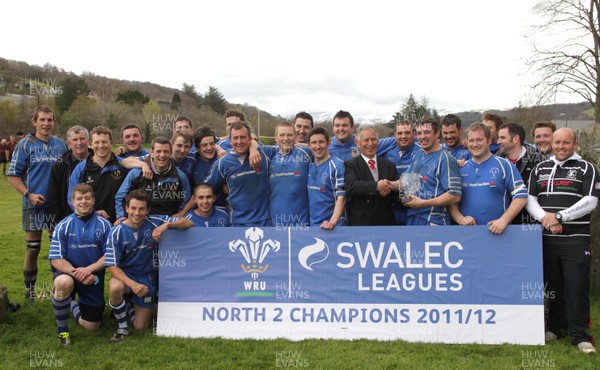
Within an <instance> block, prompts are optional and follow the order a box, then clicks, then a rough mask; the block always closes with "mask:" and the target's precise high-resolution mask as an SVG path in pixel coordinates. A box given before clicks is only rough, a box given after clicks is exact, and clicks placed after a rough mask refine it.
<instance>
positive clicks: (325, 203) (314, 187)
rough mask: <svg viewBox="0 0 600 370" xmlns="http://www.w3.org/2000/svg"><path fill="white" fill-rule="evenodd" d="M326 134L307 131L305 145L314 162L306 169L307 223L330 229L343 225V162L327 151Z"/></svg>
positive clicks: (344, 217)
mask: <svg viewBox="0 0 600 370" xmlns="http://www.w3.org/2000/svg"><path fill="white" fill-rule="evenodd" d="M330 145H331V140H329V133H328V132H327V130H325V129H324V128H322V127H315V128H314V129H312V130H311V131H310V132H309V133H308V147H309V148H310V150H312V152H313V155H314V158H315V161H314V162H313V163H311V165H310V169H309V171H308V208H309V213H310V225H311V226H315V225H318V226H320V227H321V229H325V230H333V229H334V228H335V227H336V226H337V225H340V226H344V225H345V224H346V189H345V188H344V175H345V170H344V162H342V160H341V159H339V158H337V157H333V156H331V154H329V150H328V148H329V146H330Z"/></svg>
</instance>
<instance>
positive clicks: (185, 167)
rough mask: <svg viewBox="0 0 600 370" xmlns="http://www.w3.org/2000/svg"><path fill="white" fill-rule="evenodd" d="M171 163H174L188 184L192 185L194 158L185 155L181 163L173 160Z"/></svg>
mask: <svg viewBox="0 0 600 370" xmlns="http://www.w3.org/2000/svg"><path fill="white" fill-rule="evenodd" d="M173 163H175V167H177V168H178V169H179V170H180V171H181V172H183V174H184V175H185V177H187V179H188V183H190V184H192V179H193V176H192V173H193V171H194V167H195V166H196V158H194V157H193V156H191V155H187V156H186V157H185V158H183V160H182V161H181V162H177V161H176V160H173Z"/></svg>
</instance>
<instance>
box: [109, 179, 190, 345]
mask: <svg viewBox="0 0 600 370" xmlns="http://www.w3.org/2000/svg"><path fill="white" fill-rule="evenodd" d="M125 211H126V212H127V219H126V220H125V221H123V222H122V223H120V224H119V225H117V226H115V227H113V228H112V229H111V231H110V234H109V236H108V239H107V241H106V254H105V255H106V261H105V262H104V265H105V266H106V267H107V268H108V272H110V274H111V276H112V279H110V283H109V291H110V293H109V305H110V307H112V309H113V313H114V314H115V318H116V319H117V321H118V323H119V328H118V330H117V332H116V333H115V335H113V336H112V338H110V339H109V342H119V341H121V340H123V339H124V338H125V337H127V335H129V329H128V327H127V308H126V303H125V300H124V298H123V297H124V296H125V295H128V294H131V293H133V295H132V298H131V303H132V304H133V307H134V311H133V312H130V316H131V321H132V322H133V327H134V328H135V329H137V330H142V329H146V328H147V327H148V325H149V324H150V318H151V317H152V307H153V305H154V297H155V290H156V279H155V275H154V252H155V251H156V248H157V246H156V242H155V239H157V240H158V239H160V235H159V230H157V229H158V228H159V226H161V225H163V224H165V223H166V224H167V225H166V228H173V229H187V228H189V227H191V226H192V225H193V224H192V222H191V221H190V220H188V219H187V218H180V219H177V220H176V221H172V220H174V219H173V218H171V217H168V216H158V215H152V216H148V214H149V213H150V205H149V198H148V195H147V194H146V192H145V191H144V190H141V189H138V190H134V191H132V192H131V193H129V194H127V196H126V197H125ZM164 228H165V227H163V228H161V229H164ZM153 238H155V239H153Z"/></svg>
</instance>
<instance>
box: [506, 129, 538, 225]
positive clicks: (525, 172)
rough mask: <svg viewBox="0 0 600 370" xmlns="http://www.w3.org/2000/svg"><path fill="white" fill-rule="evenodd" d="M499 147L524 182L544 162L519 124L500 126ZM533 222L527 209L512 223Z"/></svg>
mask: <svg viewBox="0 0 600 370" xmlns="http://www.w3.org/2000/svg"><path fill="white" fill-rule="evenodd" d="M498 145H500V150H499V151H498V153H497V154H498V155H499V156H501V157H504V158H506V159H508V160H509V161H511V162H512V163H514V164H515V166H516V167H517V171H519V173H520V174H521V178H522V179H523V180H524V181H529V174H530V173H531V171H532V170H533V169H534V168H535V166H537V164H538V163H540V162H541V161H542V155H541V154H540V153H539V152H538V150H537V148H536V147H535V146H533V145H531V144H526V143H525V129H524V128H523V126H521V125H519V124H518V123H505V124H503V125H502V126H500V130H499V131H498ZM526 185H527V184H526ZM531 222H532V220H531V219H530V217H529V213H528V212H527V210H526V209H523V210H522V211H521V213H519V214H518V215H517V217H515V218H514V220H513V221H512V223H513V224H516V225H520V224H527V223H531Z"/></svg>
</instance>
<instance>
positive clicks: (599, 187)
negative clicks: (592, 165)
mask: <svg viewBox="0 0 600 370" xmlns="http://www.w3.org/2000/svg"><path fill="white" fill-rule="evenodd" d="M594 188H596V190H600V182H597V183H596V185H594Z"/></svg>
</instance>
